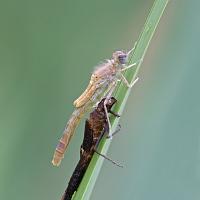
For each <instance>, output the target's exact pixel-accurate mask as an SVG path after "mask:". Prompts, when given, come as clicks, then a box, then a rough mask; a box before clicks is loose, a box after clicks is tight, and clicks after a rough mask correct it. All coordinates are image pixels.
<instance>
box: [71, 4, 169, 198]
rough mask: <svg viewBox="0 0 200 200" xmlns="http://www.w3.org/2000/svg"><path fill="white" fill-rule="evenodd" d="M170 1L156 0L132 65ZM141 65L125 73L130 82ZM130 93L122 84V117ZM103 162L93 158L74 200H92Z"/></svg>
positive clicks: (119, 93) (119, 108)
mask: <svg viewBox="0 0 200 200" xmlns="http://www.w3.org/2000/svg"><path fill="white" fill-rule="evenodd" d="M168 1H169V0H155V2H154V4H153V7H152V9H151V11H150V14H149V16H148V18H147V21H146V23H145V25H144V28H143V31H142V33H141V35H140V37H139V40H138V42H137V44H136V48H135V50H134V52H132V54H131V59H130V64H132V63H135V62H138V61H139V60H141V58H143V57H144V55H145V53H146V50H147V48H148V46H149V43H150V41H151V38H152V37H153V34H154V32H155V29H156V27H157V25H158V22H159V20H160V18H161V16H162V14H163V12H164V10H165V7H166V5H167V3H168ZM140 65H141V62H140V63H139V64H138V66H137V67H133V69H129V70H127V72H126V73H125V76H126V78H127V80H128V81H129V82H131V81H133V80H134V79H135V78H136V76H137V73H138V71H139V68H140ZM129 93H130V89H128V88H127V87H126V86H125V85H124V84H123V83H120V84H119V86H118V88H117V90H116V93H115V97H116V99H117V105H116V106H115V108H114V111H115V112H117V113H119V114H120V115H121V114H122V112H123V109H124V107H125V104H126V101H127V98H128V96H129ZM111 122H112V131H114V130H115V129H116V127H117V124H118V122H119V119H118V118H115V119H114V118H111ZM110 142H111V140H108V139H107V140H105V139H103V140H102V141H101V142H100V144H99V148H98V150H99V152H101V153H102V154H106V152H107V150H108V148H109V145H110ZM103 160H104V159H103V158H102V157H100V156H98V155H96V154H95V155H94V156H93V158H92V160H91V162H90V165H89V167H88V169H87V171H86V173H85V175H84V177H83V180H82V182H81V184H80V186H79V188H78V190H77V192H76V193H75V194H74V196H73V200H81V199H82V200H87V199H89V198H90V195H91V193H92V190H93V188H94V185H95V182H96V179H97V177H98V175H99V172H100V169H101V166H102V164H103Z"/></svg>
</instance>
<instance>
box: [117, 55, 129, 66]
mask: <svg viewBox="0 0 200 200" xmlns="http://www.w3.org/2000/svg"><path fill="white" fill-rule="evenodd" d="M118 60H119V63H120V64H122V65H123V64H126V63H127V55H126V54H122V55H119V56H118Z"/></svg>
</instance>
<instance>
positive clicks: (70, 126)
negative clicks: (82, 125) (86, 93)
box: [52, 106, 87, 166]
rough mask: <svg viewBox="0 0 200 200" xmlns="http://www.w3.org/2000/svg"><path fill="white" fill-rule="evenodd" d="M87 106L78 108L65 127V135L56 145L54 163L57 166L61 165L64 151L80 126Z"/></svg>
mask: <svg viewBox="0 0 200 200" xmlns="http://www.w3.org/2000/svg"><path fill="white" fill-rule="evenodd" d="M86 109H87V106H83V107H80V108H77V109H76V110H75V111H74V112H73V113H72V115H71V117H70V119H69V121H68V122H67V125H66V127H65V130H64V131H63V135H62V137H61V139H60V141H59V143H58V145H57V147H56V150H55V152H54V156H53V160H52V164H53V165H55V166H59V165H60V163H61V160H62V159H63V158H64V153H65V151H66V148H67V146H68V144H69V142H70V140H71V138H72V136H73V135H74V132H75V129H76V127H77V126H78V124H79V122H80V119H81V118H82V116H83V114H84V113H85V112H86Z"/></svg>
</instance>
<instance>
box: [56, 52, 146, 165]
mask: <svg viewBox="0 0 200 200" xmlns="http://www.w3.org/2000/svg"><path fill="white" fill-rule="evenodd" d="M133 50H134V48H133V49H131V50H130V51H128V52H125V51H115V52H114V53H113V56H112V59H110V60H107V61H106V62H104V63H102V64H101V65H99V66H98V67H96V69H95V70H94V72H93V73H92V76H91V79H90V82H89V85H88V87H87V88H86V90H85V91H84V92H83V94H82V95H81V96H80V97H79V98H78V99H77V100H75V101H74V106H75V107H76V108H75V111H74V112H73V113H72V115H71V118H70V119H69V121H68V123H67V125H66V127H65V130H64V132H63V135H62V137H61V139H60V141H59V143H58V145H57V147H56V150H55V153H54V156H53V160H52V163H53V165H55V166H58V165H59V164H60V162H61V160H62V158H63V157H64V153H65V150H66V148H67V146H68V144H69V142H70V140H71V137H72V136H73V134H74V132H75V129H76V127H77V125H78V123H79V121H80V119H81V118H82V116H83V114H84V113H85V112H87V111H88V110H90V109H91V108H92V107H94V106H95V105H96V104H97V103H98V101H99V100H101V99H102V98H103V97H105V101H104V109H105V113H106V118H107V121H108V126H109V130H110V127H111V125H110V121H109V118H108V112H107V109H106V103H107V101H108V99H109V98H110V97H111V96H112V94H113V91H114V90H115V88H116V85H117V82H119V81H122V82H123V83H124V84H125V85H126V86H127V87H129V88H131V87H132V86H133V85H134V84H135V82H136V81H137V80H138V78H137V79H135V80H134V81H133V82H132V83H129V82H128V81H127V79H126V78H125V76H124V75H123V72H124V71H125V70H127V69H129V68H131V67H133V66H135V65H137V64H139V63H140V62H141V61H142V59H141V60H139V61H138V62H136V63H134V64H131V65H127V63H128V58H129V55H130V53H131V52H132V51H133ZM108 135H109V137H111V136H112V133H111V132H109V133H108Z"/></svg>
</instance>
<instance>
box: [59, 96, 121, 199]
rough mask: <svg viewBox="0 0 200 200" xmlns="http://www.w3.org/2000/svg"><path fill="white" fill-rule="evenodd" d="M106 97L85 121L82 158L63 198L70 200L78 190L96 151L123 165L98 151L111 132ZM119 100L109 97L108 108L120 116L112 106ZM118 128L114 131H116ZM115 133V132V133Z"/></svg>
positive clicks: (81, 149)
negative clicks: (101, 142)
mask: <svg viewBox="0 0 200 200" xmlns="http://www.w3.org/2000/svg"><path fill="white" fill-rule="evenodd" d="M104 102H105V98H103V99H102V100H101V101H100V102H99V103H98V105H97V107H96V108H95V110H94V111H93V112H91V113H90V117H89V119H87V120H86V122H85V131H84V138H83V143H82V145H81V148H80V160H79V162H78V164H77V166H76V168H75V170H74V172H73V174H72V176H71V178H70V181H69V183H68V186H67V189H66V190H65V193H64V194H63V196H62V200H70V199H71V198H72V196H73V194H74V192H75V191H77V189H78V187H79V185H80V182H81V180H82V178H83V176H84V174H85V172H86V170H87V167H88V165H89V163H90V161H91V159H92V156H93V154H94V153H95V152H96V153H97V154H98V155H100V156H103V157H104V158H105V159H107V160H109V161H111V162H112V163H113V164H115V165H117V166H119V167H122V166H121V165H119V164H117V163H116V162H114V161H113V160H111V159H109V158H107V157H106V156H105V155H102V154H101V153H99V152H98V151H97V147H98V144H99V142H100V140H101V138H102V137H103V136H104V134H105V133H106V132H109V130H108V129H109V127H108V122H107V118H106V113H105V109H104ZM116 102H117V100H116V99H115V98H114V97H111V98H110V99H108V101H107V104H106V108H107V111H108V113H111V114H112V115H114V116H116V117H119V115H118V114H116V113H114V112H112V111H111V108H112V106H113V105H114V104H115V103H116ZM117 131H118V130H116V131H115V132H114V133H116V132H117ZM114 133H113V134H114Z"/></svg>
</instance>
